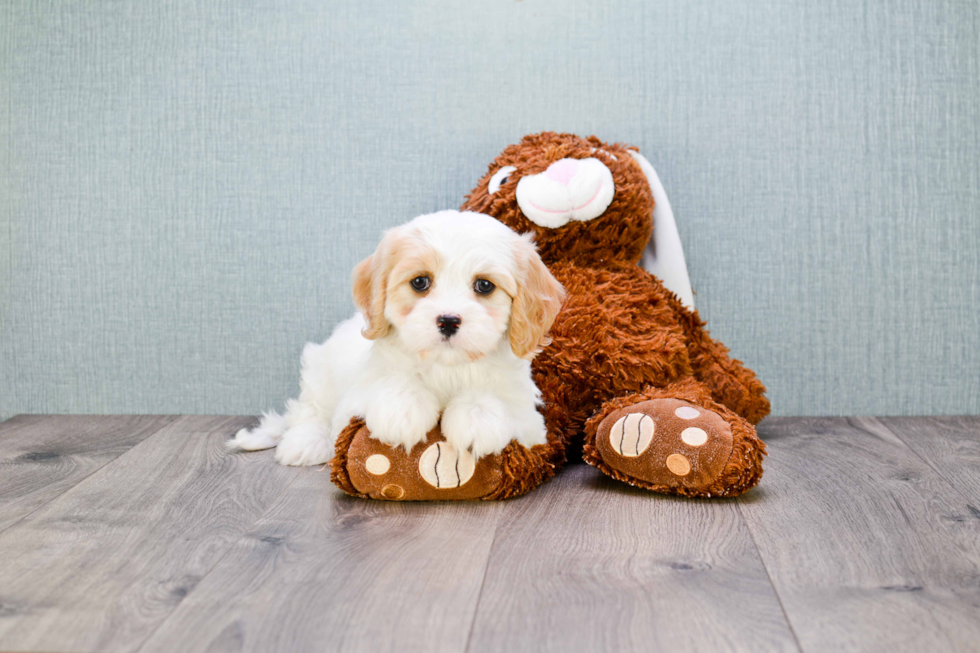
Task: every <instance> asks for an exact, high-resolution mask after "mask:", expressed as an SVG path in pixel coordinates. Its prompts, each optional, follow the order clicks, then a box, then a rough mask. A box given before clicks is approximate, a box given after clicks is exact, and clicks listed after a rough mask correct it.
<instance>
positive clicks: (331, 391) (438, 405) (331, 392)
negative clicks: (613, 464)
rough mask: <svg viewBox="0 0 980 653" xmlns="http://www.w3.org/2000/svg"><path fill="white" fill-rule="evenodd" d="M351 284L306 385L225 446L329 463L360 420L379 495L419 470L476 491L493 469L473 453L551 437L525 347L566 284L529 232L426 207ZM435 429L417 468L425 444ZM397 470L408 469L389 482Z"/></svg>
mask: <svg viewBox="0 0 980 653" xmlns="http://www.w3.org/2000/svg"><path fill="white" fill-rule="evenodd" d="M353 294H354V300H355V303H356V304H357V307H358V309H359V311H360V312H359V313H358V314H357V315H356V316H355V317H353V318H351V319H349V320H347V321H346V322H343V323H341V324H340V325H339V326H337V328H336V329H335V330H334V332H333V334H332V335H331V336H330V338H329V339H328V340H327V341H326V342H324V343H323V344H322V345H316V344H312V343H311V344H308V345H307V346H306V348H305V349H304V351H303V356H302V375H301V390H300V395H299V398H298V399H295V400H290V401H289V402H288V403H287V408H286V412H285V415H279V414H277V413H266V414H265V415H264V416H263V417H262V420H261V422H260V423H259V425H258V426H257V427H255V428H254V429H252V430H247V429H242V430H241V431H239V432H238V433H237V434H236V436H235V437H234V438H233V439H232V440H230V441H229V447H230V448H235V449H246V450H254V449H266V448H271V447H276V454H275V457H276V460H277V461H278V462H280V463H282V464H284V465H315V464H322V463H326V462H328V461H329V460H330V459H331V457H333V455H334V442H335V440H336V439H337V436H338V435H339V434H340V433H341V432H342V431H344V430H345V429H346V428H347V427H348V426H350V425H351V424H352V420H353V423H354V424H363V425H365V427H366V428H365V429H364V433H363V437H362V438H361V441H359V446H360V447H361V448H362V449H365V450H368V449H369V450H370V453H368V454H366V455H365V456H363V459H362V460H361V461H360V463H361V465H360V468H359V470H358V471H359V472H360V473H361V475H363V476H365V477H366V480H367V481H371V480H372V479H387V482H385V483H383V484H381V485H379V486H378V487H377V488H375V489H376V490H377V493H378V494H379V495H381V496H387V497H389V498H401V497H400V495H401V494H403V493H404V491H405V490H404V488H405V487H408V486H411V485H413V483H414V484H416V485H421V486H422V489H423V490H425V489H426V488H436V486H439V485H443V486H445V485H447V484H450V482H452V483H455V485H456V486H461V485H462V484H463V482H462V481H461V480H460V479H461V477H462V478H464V479H465V481H467V482H468V488H467V491H469V492H472V490H473V488H479V487H482V485H481V483H482V484H483V485H486V484H487V483H491V482H492V479H488V478H483V476H481V475H479V474H477V476H478V478H476V479H473V475H474V471H475V469H474V468H475V465H476V461H477V460H479V459H481V458H484V457H490V456H495V455H499V454H500V453H501V452H502V451H503V449H504V448H505V447H506V446H507V445H508V444H509V443H511V442H516V443H519V444H520V445H521V446H523V447H527V448H532V447H534V446H538V445H542V444H544V443H545V442H546V441H547V435H546V434H547V431H546V427H545V423H544V418H543V416H542V414H541V412H539V410H538V406H539V404H540V393H539V392H538V389H537V388H536V387H535V385H534V383H533V381H532V379H531V363H530V359H531V358H533V357H534V355H535V354H536V353H537V352H538V351H540V349H541V348H542V346H544V345H546V344H547V342H548V341H547V339H546V337H545V334H546V332H547V331H548V329H549V327H550V326H551V324H552V322H553V321H554V318H555V315H557V313H558V310H559V308H560V306H561V302H562V298H563V296H564V292H563V290H562V287H561V285H559V283H558V282H557V281H556V280H555V279H554V277H553V276H552V275H551V273H550V272H549V271H548V269H547V268H546V267H545V266H544V264H543V263H542V261H541V259H540V257H539V256H538V254H537V252H536V251H535V248H534V245H533V243H532V241H531V237H530V236H519V235H518V234H516V233H515V232H513V231H512V230H511V229H509V228H507V227H506V226H504V225H503V224H502V223H501V222H499V221H497V220H494V219H493V218H490V217H488V216H485V215H479V214H477V213H471V212H462V213H461V212H459V211H443V212H440V213H435V214H432V215H425V216H421V217H418V218H416V219H414V220H412V221H411V222H409V223H407V224H405V225H402V226H400V227H396V228H394V229H391V230H389V231H387V232H386V233H385V235H384V237H383V239H382V240H381V243H380V244H379V245H378V248H377V250H376V251H375V252H374V254H372V255H371V256H370V257H368V258H367V259H365V260H364V261H362V262H361V263H360V264H359V265H358V266H357V267H356V268H355V270H354V274H353ZM438 425H441V429H440V428H437V426H438ZM439 432H441V435H442V437H439V438H438V442H437V443H436V442H434V440H433V442H432V443H429V444H432V446H433V447H434V448H432V447H429V448H430V449H431V453H429V454H428V456H427V457H425V460H426V461H427V462H428V463H430V464H429V465H428V467H424V465H423V467H424V469H423V468H420V467H419V462H418V459H420V458H423V457H424V456H423V454H424V453H425V451H426V450H427V448H426V447H421V445H423V444H426V443H427V442H428V441H429V440H432V439H433V438H432V437H430V436H432V434H433V433H439ZM349 444H350V443H349V442H346V441H345V443H344V451H343V452H342V453H343V455H344V456H346V455H347V454H348V451H347V449H348V448H349ZM414 450H418V451H417V452H416V453H417V455H416V456H414V458H412V463H411V465H410V469H403V468H405V462H404V460H405V459H407V457H409V455H410V454H411V453H412V452H413V451H414ZM399 473H401V474H402V475H403V476H404V475H405V474H409V476H411V478H409V479H407V480H406V479H400V480H398V481H397V483H396V482H395V481H391V479H392V478H393V477H394V476H398V475H399ZM354 476H355V477H357V471H355V472H354ZM450 477H451V478H450ZM471 480H472V481H473V482H469V481H471ZM430 481H431V482H430ZM367 485H370V483H367ZM376 485H377V484H376ZM396 488H397V489H396ZM464 494H465V492H464Z"/></svg>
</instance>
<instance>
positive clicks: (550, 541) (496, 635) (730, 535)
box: [469, 464, 798, 653]
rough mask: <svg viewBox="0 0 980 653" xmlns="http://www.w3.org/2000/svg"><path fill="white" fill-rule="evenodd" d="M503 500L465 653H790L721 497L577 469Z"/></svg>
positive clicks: (758, 570)
mask: <svg viewBox="0 0 980 653" xmlns="http://www.w3.org/2000/svg"><path fill="white" fill-rule="evenodd" d="M531 496H532V497H533V498H532V500H528V501H524V502H519V503H518V502H514V503H508V504H506V510H505V513H504V516H503V518H502V520H501V525H500V527H499V530H498V533H497V536H496V540H495V542H494V547H493V553H492V554H491V558H490V564H489V566H488V568H487V578H486V581H485V584H484V589H483V593H482V596H481V598H480V607H479V611H478V613H477V617H476V621H475V624H474V627H473V635H472V640H471V642H470V647H469V651H471V652H479V651H522V650H534V651H643V652H644V653H646V652H648V651H660V650H663V651H763V650H765V651H775V650H798V649H797V646H796V643H795V641H794V639H793V635H792V632H791V631H790V628H789V625H788V623H787V621H786V618H785V616H784V615H783V612H782V609H781V607H780V605H779V602H778V599H777V598H776V595H775V592H774V591H773V589H772V587H771V585H770V583H769V580H768V578H767V576H766V571H765V569H764V568H763V566H762V562H761V561H760V559H759V556H758V553H757V552H756V549H755V546H754V544H753V542H752V539H751V537H750V534H749V531H748V529H747V528H746V526H745V524H744V523H743V522H742V518H741V517H740V515H739V512H738V508H737V506H736V504H735V503H734V502H733V501H730V500H729V501H724V500H721V501H719V500H714V501H697V500H687V499H679V498H674V497H666V496H661V495H656V494H653V493H650V492H646V491H644V490H638V489H634V488H631V487H629V486H626V485H624V484H622V483H618V482H616V481H613V480H611V479H609V478H608V477H606V476H605V475H603V474H601V473H600V472H599V471H598V470H595V469H593V468H592V467H588V466H586V465H582V464H578V465H572V466H570V467H568V468H566V469H565V470H564V471H563V472H562V473H561V474H560V475H559V476H558V478H556V479H555V480H554V481H552V482H551V483H549V484H547V485H545V486H544V487H542V488H541V489H539V490H537V491H536V492H535V493H534V494H533V495H531Z"/></svg>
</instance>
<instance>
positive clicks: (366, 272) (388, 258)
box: [352, 232, 395, 340]
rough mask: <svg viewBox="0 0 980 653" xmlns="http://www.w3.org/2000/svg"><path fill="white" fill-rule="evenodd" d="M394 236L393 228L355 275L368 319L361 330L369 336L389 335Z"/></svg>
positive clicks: (358, 298) (358, 299) (355, 285)
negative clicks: (387, 303) (387, 302)
mask: <svg viewBox="0 0 980 653" xmlns="http://www.w3.org/2000/svg"><path fill="white" fill-rule="evenodd" d="M394 239H395V238H394V235H393V234H392V233H391V232H387V233H385V236H384V238H382V239H381V242H380V243H379V244H378V248H377V249H376V250H375V251H374V254H372V255H371V256H369V257H367V258H366V259H364V260H363V261H361V262H360V263H358V264H357V266H356V267H355V268H354V272H353V275H352V277H353V288H352V292H353V295H354V303H355V304H356V305H357V308H358V310H359V311H361V313H363V314H364V321H365V322H366V324H365V326H364V329H362V330H361V334H362V335H363V336H364V337H365V338H367V339H368V340H374V339H376V338H380V337H382V336H384V335H387V333H388V329H389V327H390V325H389V324H388V320H387V318H385V295H386V287H387V285H388V274H389V273H390V272H391V268H392V266H393V265H394V252H393V250H394V249H395V247H394Z"/></svg>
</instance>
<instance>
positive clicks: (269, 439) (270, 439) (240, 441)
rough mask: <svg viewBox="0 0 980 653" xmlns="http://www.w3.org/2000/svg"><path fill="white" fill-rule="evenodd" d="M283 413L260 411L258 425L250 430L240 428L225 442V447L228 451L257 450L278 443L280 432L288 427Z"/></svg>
mask: <svg viewBox="0 0 980 653" xmlns="http://www.w3.org/2000/svg"><path fill="white" fill-rule="evenodd" d="M288 426H289V425H288V422H287V420H286V416H285V415H280V414H279V413H277V412H275V411H274V410H273V411H269V412H268V413H262V419H261V420H259V425H258V426H256V427H255V428H254V429H252V430H251V431H250V430H248V429H242V430H241V431H239V432H238V433H236V434H235V437H233V438H232V439H230V440H228V441H227V442H225V447H227V448H228V449H229V450H230V451H258V450H259V449H271V448H272V447H274V446H276V445H277V444H279V440H281V439H282V434H283V433H285V432H286V429H287V428H288Z"/></svg>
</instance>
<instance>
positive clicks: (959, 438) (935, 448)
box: [880, 415, 980, 519]
mask: <svg viewBox="0 0 980 653" xmlns="http://www.w3.org/2000/svg"><path fill="white" fill-rule="evenodd" d="M880 421H881V423H882V424H884V425H885V426H886V427H887V428H888V430H890V431H891V432H892V433H894V434H895V435H897V436H898V437H899V438H901V439H902V442H904V443H905V444H907V445H908V447H909V448H910V449H912V451H914V452H916V453H917V454H919V455H920V456H921V457H922V458H923V459H924V460H925V461H926V462H927V463H929V465H930V466H931V467H932V468H933V469H935V470H936V472H937V473H938V474H939V475H940V476H942V477H943V478H945V479H946V480H948V481H949V482H950V483H952V484H953V485H954V486H956V488H957V489H958V490H959V491H960V492H961V493H962V494H964V495H965V496H966V497H967V499H969V501H970V503H969V505H968V506H967V509H968V510H969V512H970V514H971V515H972V517H974V518H976V519H980V416H976V415H973V416H964V417H882V418H880Z"/></svg>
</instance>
